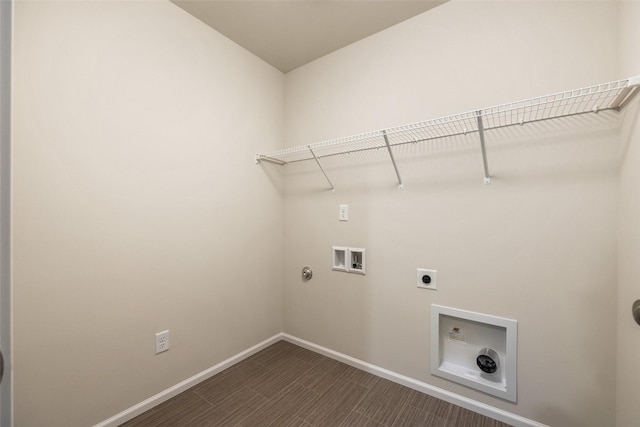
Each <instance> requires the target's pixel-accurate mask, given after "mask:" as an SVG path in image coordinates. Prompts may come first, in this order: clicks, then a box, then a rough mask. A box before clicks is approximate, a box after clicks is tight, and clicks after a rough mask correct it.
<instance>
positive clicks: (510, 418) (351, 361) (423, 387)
mask: <svg viewBox="0 0 640 427" xmlns="http://www.w3.org/2000/svg"><path fill="white" fill-rule="evenodd" d="M282 338H283V339H284V340H285V341H288V342H290V343H292V344H296V345H298V346H300V347H304V348H306V349H307V350H311V351H314V352H316V353H320V354H322V355H324V356H327V357H330V358H332V359H335V360H338V361H340V362H343V363H346V364H347V365H350V366H353V367H354V368H358V369H361V370H363V371H365V372H369V373H370V374H373V375H376V376H378V377H382V378H385V379H387V380H389V381H393V382H394V383H397V384H401V385H403V386H406V387H409V388H411V389H414V390H417V391H419V392H422V393H425V394H428V395H430V396H433V397H437V398H438V399H441V400H444V401H446V402H449V403H453V404H454V405H458V406H461V407H463V408H466V409H469V410H470V411H473V412H477V413H479V414H482V415H485V416H487V417H491V418H494V419H496V420H498V421H502V422H505V423H508V424H511V425H514V426H516V427H548V426H546V425H545V424H540V423H539V422H537V421H533V420H530V419H528V418H524V417H521V416H520V415H516V414H513V413H511V412H508V411H505V410H502V409H499V408H495V407H493V406H490V405H487V404H485V403H482V402H478V401H476V400H473V399H469V398H467V397H464V396H461V395H459V394H456V393H452V392H450V391H447V390H444V389H442V388H439V387H435V386H432V385H430V384H427V383H423V382H421V381H418V380H416V379H413V378H410V377H407V376H405V375H401V374H398V373H396V372H393V371H390V370H388V369H384V368H381V367H379V366H376V365H372V364H371V363H367V362H363V361H362V360H359V359H356V358H355V357H351V356H347V355H346V354H342V353H339V352H337V351H334V350H331V349H328V348H326V347H322V346H320V345H317V344H314V343H311V342H309V341H305V340H303V339H300V338H297V337H294V336H293V335H289V334H282Z"/></svg>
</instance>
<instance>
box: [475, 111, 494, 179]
mask: <svg viewBox="0 0 640 427" xmlns="http://www.w3.org/2000/svg"><path fill="white" fill-rule="evenodd" d="M476 114H477V115H478V135H480V147H481V148H482V162H483V164H484V183H485V184H491V176H490V175H489V164H488V162H487V148H486V147H485V144H484V124H483V123H482V111H481V110H478V111H476Z"/></svg>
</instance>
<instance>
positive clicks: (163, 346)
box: [156, 329, 169, 354]
mask: <svg viewBox="0 0 640 427" xmlns="http://www.w3.org/2000/svg"><path fill="white" fill-rule="evenodd" d="M167 350H169V330H168V329H167V330H166V331H162V332H158V333H157V334H156V354H159V353H162V352H164V351H167Z"/></svg>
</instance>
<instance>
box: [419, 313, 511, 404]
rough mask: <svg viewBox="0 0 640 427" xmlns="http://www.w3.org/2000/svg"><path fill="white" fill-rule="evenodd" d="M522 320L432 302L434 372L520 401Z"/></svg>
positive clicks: (432, 370) (504, 397)
mask: <svg viewBox="0 0 640 427" xmlns="http://www.w3.org/2000/svg"><path fill="white" fill-rule="evenodd" d="M517 347H518V322H517V321H516V320H513V319H506V318H504V317H497V316H491V315H487V314H481V313H475V312H472V311H466V310H459V309H455V308H451V307H444V306H441V305H435V304H432V305H431V373H432V374H433V375H437V376H439V377H442V378H446V379H448V380H450V381H454V382H456V383H459V384H462V385H465V386H467V387H471V388H474V389H476V390H480V391H482V392H485V393H488V394H491V395H493V396H497V397H501V398H503V399H506V400H509V401H511V402H516V360H517Z"/></svg>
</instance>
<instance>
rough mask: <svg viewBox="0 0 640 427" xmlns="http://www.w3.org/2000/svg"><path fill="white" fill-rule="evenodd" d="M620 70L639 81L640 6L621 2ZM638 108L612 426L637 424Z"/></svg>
mask: <svg viewBox="0 0 640 427" xmlns="http://www.w3.org/2000/svg"><path fill="white" fill-rule="evenodd" d="M619 17H620V70H621V75H624V76H639V75H640V43H639V40H640V25H639V24H640V3H638V2H631V1H625V2H621V4H620V10H619ZM639 113H640V104H639V103H638V102H637V101H636V102H635V103H634V105H633V108H631V109H629V111H628V112H627V120H626V123H625V124H626V126H625V127H624V128H623V129H622V139H623V141H622V142H623V144H622V163H621V166H620V175H619V179H620V181H619V200H618V359H617V372H618V375H617V393H616V404H617V406H616V417H617V418H616V421H617V426H618V427H633V426H636V425H637V424H638V420H639V419H640V407H639V406H638V385H639V384H640V365H639V364H638V355H640V326H638V325H637V324H636V323H635V322H634V321H633V319H632V317H631V305H632V304H633V301H635V300H637V299H639V298H640V286H639V284H640V264H638V259H640V221H638V218H640V193H639V192H638V184H639V183H640V123H639V121H638V115H639Z"/></svg>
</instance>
